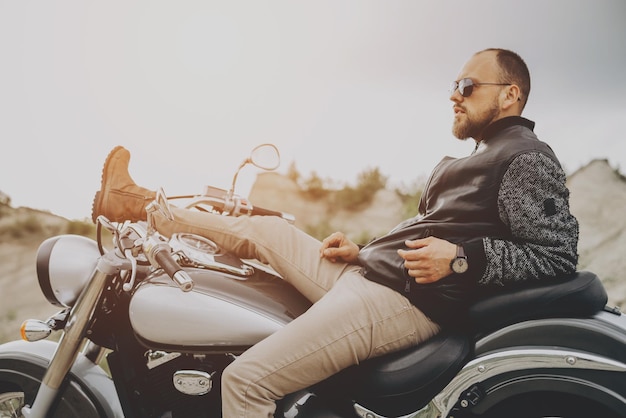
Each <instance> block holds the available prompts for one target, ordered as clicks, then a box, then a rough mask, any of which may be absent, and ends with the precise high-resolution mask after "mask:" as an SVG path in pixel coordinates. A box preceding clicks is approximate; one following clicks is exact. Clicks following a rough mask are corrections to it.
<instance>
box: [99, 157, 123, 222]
mask: <svg viewBox="0 0 626 418" xmlns="http://www.w3.org/2000/svg"><path fill="white" fill-rule="evenodd" d="M121 149H124V147H122V146H121V145H118V146H116V147H115V148H113V149H112V150H111V152H109V155H107V158H106V160H105V161H104V166H103V167H102V173H101V174H100V190H99V191H97V192H96V194H95V195H94V197H93V203H92V204H91V220H92V221H93V223H96V220H97V218H98V214H100V213H102V207H101V206H102V201H101V196H102V194H103V192H104V194H106V190H104V178H105V176H106V172H107V170H108V169H109V165H110V164H111V160H112V159H113V155H114V154H116V153H117V152H118V151H119V150H121Z"/></svg>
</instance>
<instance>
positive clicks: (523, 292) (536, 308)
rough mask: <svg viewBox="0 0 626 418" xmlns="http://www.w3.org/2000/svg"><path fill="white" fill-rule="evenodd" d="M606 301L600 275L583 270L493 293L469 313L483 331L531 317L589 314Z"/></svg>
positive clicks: (477, 328) (474, 324)
mask: <svg viewBox="0 0 626 418" xmlns="http://www.w3.org/2000/svg"><path fill="white" fill-rule="evenodd" d="M606 302H607V294H606V290H605V289H604V286H603V285H602V282H601V281H600V279H599V278H598V276H596V275H595V274H594V273H591V272H588V271H580V272H576V273H573V274H571V275H569V276H566V277H563V278H559V279H555V280H545V281H542V282H532V283H530V284H529V285H524V286H520V287H516V288H514V289H513V290H511V291H504V292H500V293H498V294H496V295H494V296H490V297H488V298H486V299H483V300H481V301H479V302H477V303H475V304H474V305H473V306H472V307H471V308H470V314H469V317H470V321H471V327H472V329H473V331H475V332H477V333H480V332H485V331H490V330H493V329H496V328H500V327H503V326H506V325H510V324H512V323H515V322H520V321H525V320H529V319H537V318H552V317H558V316H567V317H585V316H590V315H593V314H595V313H596V312H598V311H600V310H602V309H603V308H604V306H605V305H606Z"/></svg>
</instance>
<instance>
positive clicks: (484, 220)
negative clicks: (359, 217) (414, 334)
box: [359, 117, 558, 325]
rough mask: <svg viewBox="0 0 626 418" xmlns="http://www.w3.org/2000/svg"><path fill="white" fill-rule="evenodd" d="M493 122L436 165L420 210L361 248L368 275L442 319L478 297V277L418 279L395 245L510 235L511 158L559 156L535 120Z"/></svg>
mask: <svg viewBox="0 0 626 418" xmlns="http://www.w3.org/2000/svg"><path fill="white" fill-rule="evenodd" d="M494 125H496V126H492V127H489V128H498V127H502V126H504V128H500V129H499V130H497V132H496V133H495V134H493V135H492V136H489V137H488V138H487V139H485V140H483V141H482V142H481V143H480V146H479V147H478V149H477V150H476V152H474V153H473V154H472V155H470V156H468V157H464V158H452V157H445V158H444V159H443V160H442V161H441V162H440V163H439V164H438V165H437V166H436V167H435V169H434V170H433V172H432V173H431V176H430V178H429V180H428V183H427V185H426V189H425V190H424V193H423V194H422V198H421V200H420V204H419V212H420V214H419V215H418V216H416V217H415V218H412V219H409V220H407V221H405V222H403V223H401V224H400V225H398V226H397V227H396V228H394V229H393V230H392V231H391V232H389V233H388V234H387V235H385V236H383V237H381V238H379V239H376V240H374V241H372V242H370V243H369V244H368V245H366V246H365V247H364V248H363V249H361V252H360V254H359V262H360V264H361V266H362V267H363V274H364V276H365V277H366V278H368V279H369V280H372V281H376V282H379V283H381V284H383V285H385V286H388V287H391V288H393V289H395V290H397V291H399V292H402V293H404V294H405V295H406V296H407V297H408V298H409V299H410V300H411V302H412V303H413V304H414V305H415V306H417V307H418V308H420V309H421V310H422V311H423V312H424V313H426V314H427V315H428V316H430V317H431V319H433V320H435V321H436V322H439V323H441V324H444V325H445V324H448V323H449V322H451V321H454V318H452V316H453V315H455V314H459V313H461V311H462V310H463V309H466V308H467V306H468V305H469V304H470V303H471V302H472V301H474V300H475V299H476V297H477V295H478V294H479V293H480V292H479V290H478V288H477V286H478V285H477V281H478V279H479V278H475V277H474V278H473V277H467V275H454V274H453V275H451V276H448V277H445V278H444V279H442V280H440V281H438V282H436V283H431V284H427V285H421V284H417V283H415V280H414V279H413V278H412V277H410V276H409V275H408V273H407V270H406V269H405V267H404V260H403V259H402V258H401V257H400V256H399V255H398V254H397V250H398V249H399V248H405V244H404V241H405V240H407V239H418V238H425V237H428V236H434V237H438V238H442V239H446V240H448V241H451V242H453V243H462V242H467V241H471V240H476V239H481V238H483V237H496V238H503V239H507V238H510V236H511V233H510V230H509V228H508V227H507V226H506V225H505V224H504V223H503V222H502V221H501V220H500V216H499V213H498V192H499V190H500V184H501V182H502V177H503V176H504V174H505V172H506V170H507V169H508V167H509V164H510V163H511V161H513V159H514V158H515V157H516V156H518V155H520V154H522V153H528V152H540V153H542V154H545V155H546V156H548V157H550V158H552V159H553V160H554V161H558V160H557V159H556V156H555V155H554V153H553V152H552V149H551V148H550V147H549V146H548V145H547V144H545V143H544V142H541V141H539V140H538V139H537V137H536V136H535V134H534V133H533V131H532V127H533V123H532V122H531V121H528V120H527V119H523V118H520V117H514V118H506V119H501V120H499V121H496V122H495V124H494ZM529 169H532V167H529ZM469 261H470V263H471V260H469Z"/></svg>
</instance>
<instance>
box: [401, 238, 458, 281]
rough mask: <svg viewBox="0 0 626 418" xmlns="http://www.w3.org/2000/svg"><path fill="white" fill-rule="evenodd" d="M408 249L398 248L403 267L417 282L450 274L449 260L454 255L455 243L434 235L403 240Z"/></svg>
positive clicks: (432, 279) (435, 279) (437, 278)
mask: <svg viewBox="0 0 626 418" xmlns="http://www.w3.org/2000/svg"><path fill="white" fill-rule="evenodd" d="M405 244H406V246H407V247H408V248H409V249H408V250H398V254H399V255H400V257H402V258H403V259H404V267H406V268H407V270H408V271H409V276H411V277H415V281H416V282H417V283H421V284H426V283H432V282H436V281H438V280H440V279H442V278H444V277H446V276H448V275H450V274H452V269H450V262H451V261H452V259H453V258H454V257H456V245H455V244H453V243H451V242H449V241H446V240H443V239H440V238H435V237H428V238H423V239H416V240H413V241H409V240H407V241H405Z"/></svg>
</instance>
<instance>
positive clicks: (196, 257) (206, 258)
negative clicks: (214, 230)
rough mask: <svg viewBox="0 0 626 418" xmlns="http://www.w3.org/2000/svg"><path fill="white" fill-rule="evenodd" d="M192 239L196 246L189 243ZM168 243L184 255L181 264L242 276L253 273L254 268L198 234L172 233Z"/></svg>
mask: <svg viewBox="0 0 626 418" xmlns="http://www.w3.org/2000/svg"><path fill="white" fill-rule="evenodd" d="M193 239H195V240H197V242H198V245H197V246H196V247H193V246H192V245H190V241H191V240H193ZM169 244H170V246H171V247H172V249H173V250H174V252H175V253H177V254H179V255H180V254H183V255H184V257H183V258H184V260H181V261H182V262H181V263H180V264H181V265H185V264H189V265H190V266H193V267H198V268H206V269H209V270H216V271H222V272H226V273H230V274H235V275H237V276H242V277H247V276H251V275H252V274H254V268H252V267H251V266H249V265H246V264H244V262H243V261H242V260H241V259H240V258H238V257H235V256H233V255H231V254H228V253H225V252H223V251H222V250H221V249H220V248H219V247H218V246H217V244H215V243H214V242H213V241H211V240H209V239H206V238H204V237H201V236H199V235H194V234H189V233H185V234H173V235H172V237H171V238H170V242H169ZM200 244H202V245H200Z"/></svg>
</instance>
